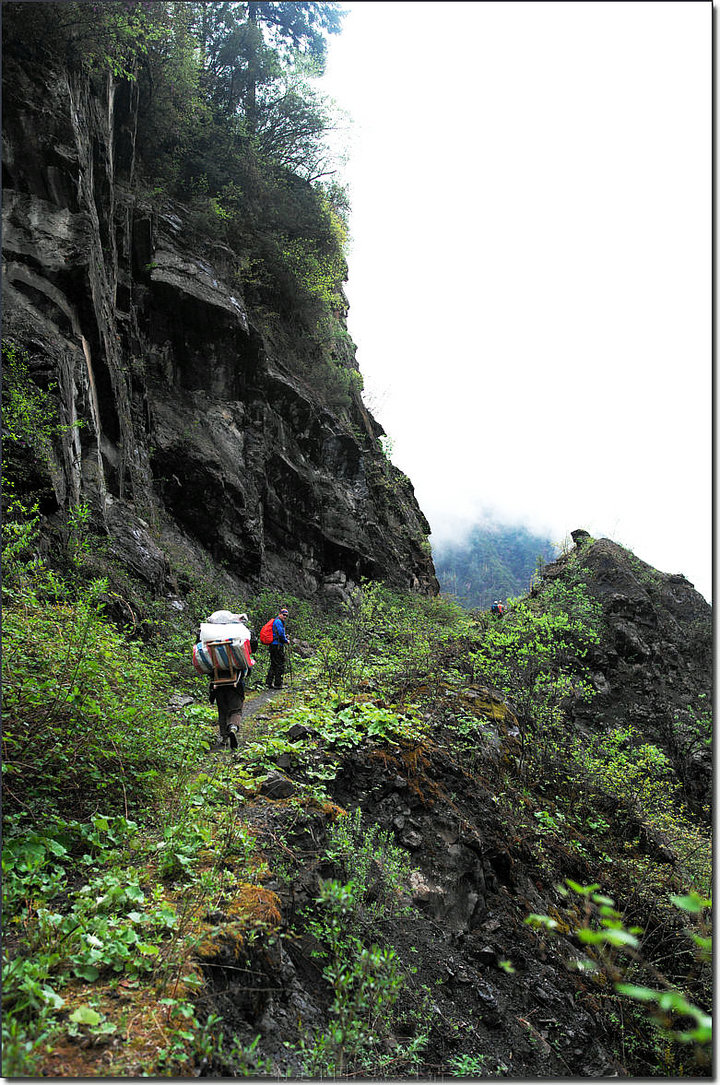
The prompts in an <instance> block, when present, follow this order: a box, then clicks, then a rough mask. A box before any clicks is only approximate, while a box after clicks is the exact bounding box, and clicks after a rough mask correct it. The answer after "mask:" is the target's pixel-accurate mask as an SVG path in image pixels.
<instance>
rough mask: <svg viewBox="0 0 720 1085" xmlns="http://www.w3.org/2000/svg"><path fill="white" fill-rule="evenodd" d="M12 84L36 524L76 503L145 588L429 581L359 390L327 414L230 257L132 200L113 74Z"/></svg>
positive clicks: (181, 218)
mask: <svg viewBox="0 0 720 1085" xmlns="http://www.w3.org/2000/svg"><path fill="white" fill-rule="evenodd" d="M12 76H13V77H12V80H10V79H8V86H7V88H6V90H5V97H4V110H3V113H4V117H3V120H4V133H3V138H4V143H3V189H4V191H3V254H4V280H3V296H4V337H5V339H6V340H8V339H10V340H12V341H14V342H15V343H16V344H17V345H18V346H19V347H20V348H21V349H22V350H24V351H25V352H26V353H27V355H28V356H29V359H30V366H31V372H32V374H33V376H34V378H35V379H36V380H38V381H39V382H40V383H41V384H44V385H45V386H49V385H52V384H55V385H56V393H55V394H56V396H57V400H58V403H59V411H60V419H61V423H62V424H63V425H64V426H65V427H67V428H66V429H65V435H64V437H63V439H62V441H61V442H59V443H58V445H57V447H56V449H55V462H54V463H52V464H50V465H49V466H48V471H49V480H48V497H47V499H46V500H45V501H44V506H43V509H42V511H43V512H44V513H45V515H46V516H47V517H48V523H49V524H52V523H53V522H56V523H61V522H62V521H63V519H64V518H65V516H66V513H67V510H68V508H69V507H70V506H71V505H73V504H75V503H77V502H79V501H81V500H83V501H86V502H88V503H89V505H90V507H91V509H92V513H93V519H94V522H95V525H96V526H97V527H99V528H100V529H101V530H102V531H105V532H107V533H108V535H109V538H110V540H111V547H112V553H113V555H114V556H115V557H116V558H117V559H118V560H119V562H120V564H121V565H122V566H124V567H125V568H126V569H128V570H129V571H130V572H131V573H132V574H133V575H134V576H136V577H139V578H141V579H142V580H143V581H144V582H145V583H146V584H147V585H148V586H149V587H150V588H151V589H152V591H153V592H154V593H158V594H160V593H165V594H167V593H171V594H172V593H174V592H178V591H179V592H182V590H183V586H184V584H187V583H189V582H191V581H192V579H193V577H194V576H196V575H197V574H198V573H199V572H202V571H203V570H207V568H208V567H211V568H213V569H214V570H218V569H221V570H222V575H223V576H224V578H225V580H226V582H227V584H228V588H229V589H234V590H235V591H238V592H241V591H243V590H248V589H252V588H256V587H258V586H260V585H265V586H268V585H270V586H275V587H278V588H279V589H281V590H285V591H288V592H291V593H293V594H297V595H306V596H309V595H313V594H316V593H320V594H321V595H323V594H324V595H327V596H330V597H332V596H335V597H340V598H342V597H344V596H345V595H346V593H347V589H348V586H350V585H351V584H352V583H353V582H356V581H358V580H359V579H360V577H362V576H369V577H372V578H382V579H387V580H388V581H390V582H391V583H392V584H394V585H396V586H398V587H405V588H408V589H410V590H414V591H418V592H422V593H434V592H436V591H437V581H436V579H435V575H434V570H433V565H432V560H431V557H430V548H429V546H428V544H427V535H428V533H429V526H428V524H427V522H426V520H425V518H424V516H423V514H422V512H421V511H420V509H419V507H418V505H417V502H416V500H415V497H414V492H413V489H412V486H411V484H410V482H409V481H408V480H407V479H406V478H405V476H403V475H402V474H401V473H400V472H399V471H397V470H396V469H395V468H394V467H393V466H392V465H391V464H389V463H388V462H387V461H386V459H385V457H384V456H383V454H382V451H381V449H380V446H379V442H378V436H379V435H380V434H381V433H382V430H381V428H380V427H379V425H378V424H377V423H376V422H375V420H374V419H373V418H372V417H371V416H370V415H369V413H368V412H367V410H366V409H365V407H364V406H363V404H362V402H361V401H360V397H359V394H358V393H357V392H355V393H353V395H352V397H351V402H350V405H349V406H347V405H346V406H345V407H344V408H343V409H342V410H340V409H337V408H335V407H333V406H332V404H331V403H330V402H329V401H328V398H327V396H326V395H324V393H323V392H322V391H321V390H319V389H318V388H316V387H314V386H313V383H312V382H311V380H310V379H309V377H308V372H309V371H310V370H311V369H312V367H313V363H314V362H315V360H316V359H315V357H314V355H315V354H317V351H318V350H319V349H320V347H319V345H318V344H314V343H313V342H312V340H311V339H309V338H308V337H307V336H305V337H302V338H301V337H300V336H298V335H297V334H296V329H295V328H294V327H293V326H292V325H291V324H290V323H288V322H283V320H282V319H280V318H278V317H272V316H271V315H269V314H268V313H267V312H263V311H262V310H261V309H260V308H259V307H257V306H255V307H253V305H252V304H251V303H250V302H248V301H247V300H246V290H245V285H246V284H245V282H244V278H243V275H244V269H245V267H246V263H247V262H246V260H244V256H243V254H242V253H237V252H233V251H231V250H230V249H229V248H228V247H227V246H225V245H223V244H219V243H217V242H213V241H212V240H209V239H207V238H203V237H202V236H198V233H197V232H196V231H192V230H191V228H190V226H189V220H188V212H187V209H186V208H184V207H182V206H179V205H169V204H165V205H163V206H162V207H158V206H155V205H154V204H153V203H152V201H151V200H149V199H142V198H140V197H139V196H138V195H137V190H136V184H135V180H136V154H135V146H136V136H137V125H138V110H137V106H138V103H137V96H136V92H135V89H134V87H133V85H132V84H129V83H123V82H120V83H118V82H116V81H114V80H113V79H112V78H107V79H103V80H102V81H97V79H96V82H95V83H94V84H91V83H90V81H89V80H87V79H85V78H81V77H79V76H71V75H68V74H67V73H61V74H58V75H56V76H52V75H49V74H47V75H45V76H44V77H38V78H42V81H31V80H30V78H29V77H28V75H27V74H26V73H22V72H18V71H13V73H12ZM35 79H36V76H35V75H34V74H33V80H35ZM346 355H347V356H346V357H345V359H344V365H345V366H346V367H348V368H350V369H356V368H357V367H356V363H355V360H354V350H353V349H352V348H351V347H349V348H348V349H347V351H346Z"/></svg>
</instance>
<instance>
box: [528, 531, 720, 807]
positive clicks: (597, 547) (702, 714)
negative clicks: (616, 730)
mask: <svg viewBox="0 0 720 1085" xmlns="http://www.w3.org/2000/svg"><path fill="white" fill-rule="evenodd" d="M573 540H574V542H575V548H574V550H573V551H571V552H570V553H568V554H566V555H564V556H563V557H561V558H560V559H559V560H558V561H556V562H554V563H552V564H551V565H548V566H546V568H545V570H544V573H543V577H544V580H545V582H548V581H553V580H555V579H557V578H561V579H562V578H566V577H567V575H568V570H569V567H570V566H571V564H576V567H577V569H579V570H580V571H581V574H582V577H583V582H584V583H585V584H586V586H587V589H588V592H589V594H590V595H591V596H592V597H593V598H594V599H596V600H597V601H598V602H599V603H600V605H601V607H602V623H601V639H600V642H599V644H598V645H597V646H596V647H595V648H594V649H592V651H591V653H590V656H589V659H588V664H589V668H590V672H591V675H592V680H593V683H594V685H595V689H596V691H597V694H596V696H595V697H594V698H593V699H592V701H590V702H589V703H587V702H579V703H578V704H577V705H575V706H574V708H573V712H572V715H573V720H574V722H575V723H576V724H577V725H578V726H579V727H581V728H588V729H591V730H592V729H597V728H598V727H600V728H604V729H608V728H611V727H627V726H628V725H631V726H633V727H635V728H637V730H638V731H639V732H640V733H641V734H642V735H644V736H646V738H649V739H650V740H651V741H655V742H658V743H659V744H660V745H662V746H664V747H665V748H666V749H667V750H668V753H669V754H670V756H671V757H672V759H673V762H674V765H675V769H676V771H677V773H678V775H679V777H680V779H681V780H682V782H683V784H684V787H685V791H686V794H687V796H688V798H689V799H690V800H691V801H694V802H695V803H696V804H698V805H699V806H702V805H703V804H706V803H709V801H710V798H711V788H712V751H711V748H710V746H709V744H708V743H707V742H705V741H704V740H703V736H706V737H707V736H709V734H710V724H709V718H710V713H711V705H712V657H713V630H712V607H711V606H710V604H709V603H707V602H706V600H705V599H704V598H703V597H702V595H700V593H699V592H697V591H695V588H694V587H693V585H692V584H691V583H690V582H689V581H688V580H687V579H686V578H685V577H684V576H682V575H681V574H668V573H661V572H659V571H658V570H657V569H654V568H653V567H652V566H651V565H648V564H647V563H646V562H644V561H641V560H640V558H638V557H636V556H635V555H634V554H632V553H631V552H630V551H629V550H626V549H625V548H624V547H623V546H620V545H619V544H618V543H615V542H612V541H611V540H610V539H598V540H594V539H591V538H590V536H589V535H588V533H587V532H585V531H582V530H578V531H574V532H573ZM537 590H539V591H542V584H541V585H540V587H539V589H536V591H537ZM703 718H704V719H705V721H706V722H705V724H704V725H703V723H702V720H703Z"/></svg>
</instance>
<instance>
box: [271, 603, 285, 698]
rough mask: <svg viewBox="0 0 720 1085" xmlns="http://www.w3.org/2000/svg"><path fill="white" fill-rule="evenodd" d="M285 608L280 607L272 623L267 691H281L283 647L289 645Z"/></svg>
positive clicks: (283, 664)
mask: <svg viewBox="0 0 720 1085" xmlns="http://www.w3.org/2000/svg"><path fill="white" fill-rule="evenodd" d="M289 616H290V615H289V613H288V610H287V607H281V609H280V611H279V613H278V616H277V618H275V620H274V621H273V642H272V644H271V645H270V668H269V670H268V673H267V678H266V679H265V685H266V686H267V688H268V689H273V688H275V689H282V684H283V675H284V674H285V645H286V644H289V643H290V641H289V640H288V635H287V633H286V632H285V622H286V620H287V619H288V618H289Z"/></svg>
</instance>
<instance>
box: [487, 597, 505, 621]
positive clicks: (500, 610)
mask: <svg viewBox="0 0 720 1085" xmlns="http://www.w3.org/2000/svg"><path fill="white" fill-rule="evenodd" d="M490 612H491V613H492V614H496V615H497V617H498V618H502V616H503V614H504V613H505V607H504V606H503V605H502V603H501V602H500V600H499V599H496V600H495V602H494V603H493V605H492V606H491V607H490Z"/></svg>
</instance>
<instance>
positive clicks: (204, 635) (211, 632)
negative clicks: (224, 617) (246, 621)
mask: <svg viewBox="0 0 720 1085" xmlns="http://www.w3.org/2000/svg"><path fill="white" fill-rule="evenodd" d="M200 640H201V641H202V642H203V644H207V642H208V641H209V640H233V641H240V642H241V643H242V642H243V641H246V640H250V630H249V629H248V627H247V626H246V625H243V623H242V622H221V623H220V622H203V623H202V625H201V626H200Z"/></svg>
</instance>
